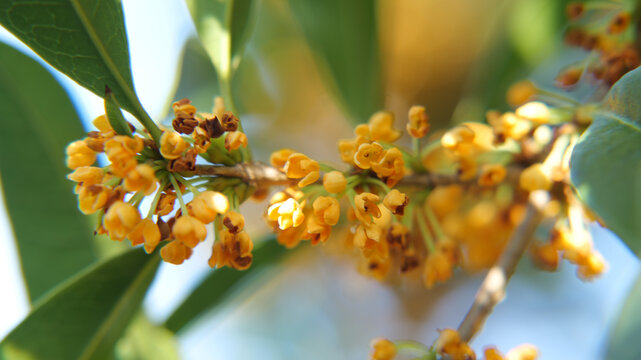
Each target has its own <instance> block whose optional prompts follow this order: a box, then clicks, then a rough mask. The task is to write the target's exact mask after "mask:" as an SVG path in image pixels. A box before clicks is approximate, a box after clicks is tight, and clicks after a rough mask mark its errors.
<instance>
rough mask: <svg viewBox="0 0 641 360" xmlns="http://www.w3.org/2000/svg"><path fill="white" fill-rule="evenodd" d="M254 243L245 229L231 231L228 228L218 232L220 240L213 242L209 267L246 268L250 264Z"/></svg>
mask: <svg viewBox="0 0 641 360" xmlns="http://www.w3.org/2000/svg"><path fill="white" fill-rule="evenodd" d="M253 248H254V243H253V242H252V241H251V238H250V237H249V235H247V233H246V232H245V231H241V232H239V233H231V232H230V231H229V230H228V229H224V230H223V231H221V232H220V240H219V241H217V242H216V243H214V246H213V248H212V254H211V257H210V258H209V261H208V263H209V266H210V267H212V268H213V267H218V268H220V267H223V266H230V267H232V268H234V269H236V270H246V269H248V268H249V267H250V266H251V263H252V259H253V256H252V254H251V251H252V249H253Z"/></svg>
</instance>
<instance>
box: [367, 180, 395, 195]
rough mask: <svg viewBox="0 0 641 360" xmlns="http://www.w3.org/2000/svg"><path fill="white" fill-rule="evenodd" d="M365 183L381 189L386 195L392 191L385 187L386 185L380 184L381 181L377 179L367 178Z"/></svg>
mask: <svg viewBox="0 0 641 360" xmlns="http://www.w3.org/2000/svg"><path fill="white" fill-rule="evenodd" d="M365 182H366V183H370V184H372V185H377V186H379V187H381V188H382V189H383V190H385V192H386V193H388V192H390V191H392V189H391V188H390V187H389V186H387V184H385V183H384V182H382V181H381V180H379V179H374V178H367V179H366V180H365Z"/></svg>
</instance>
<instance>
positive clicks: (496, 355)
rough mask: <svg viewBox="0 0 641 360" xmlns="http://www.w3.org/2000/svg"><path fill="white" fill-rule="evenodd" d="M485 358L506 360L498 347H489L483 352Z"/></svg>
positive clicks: (487, 359)
mask: <svg viewBox="0 0 641 360" xmlns="http://www.w3.org/2000/svg"><path fill="white" fill-rule="evenodd" d="M483 354H484V355H485V358H484V359H483V360H505V358H504V357H503V355H501V353H500V352H499V351H498V350H497V349H496V348H492V347H491V348H487V349H485V351H484V352H483Z"/></svg>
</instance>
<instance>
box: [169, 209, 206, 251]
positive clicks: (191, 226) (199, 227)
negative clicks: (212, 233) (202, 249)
mask: <svg viewBox="0 0 641 360" xmlns="http://www.w3.org/2000/svg"><path fill="white" fill-rule="evenodd" d="M171 231H172V233H173V235H174V237H175V238H176V239H177V240H179V241H180V242H182V243H183V244H185V246H187V247H190V248H194V247H195V246H196V245H198V243H200V242H201V241H203V240H205V237H206V236H207V228H205V225H204V224H203V223H202V222H201V221H200V220H198V219H197V218H195V217H193V216H189V215H183V216H181V217H179V218H177V219H176V222H175V223H174V226H173V228H172V229H171Z"/></svg>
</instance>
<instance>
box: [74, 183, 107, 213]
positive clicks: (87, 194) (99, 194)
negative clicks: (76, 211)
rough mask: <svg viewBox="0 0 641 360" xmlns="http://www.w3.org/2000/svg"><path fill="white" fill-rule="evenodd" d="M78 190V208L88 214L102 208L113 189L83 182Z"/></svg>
mask: <svg viewBox="0 0 641 360" xmlns="http://www.w3.org/2000/svg"><path fill="white" fill-rule="evenodd" d="M77 190H78V208H80V211H82V213H83V214H87V215H89V214H93V213H95V212H96V211H98V210H100V209H102V208H103V207H104V206H105V205H106V204H107V200H109V197H110V195H111V191H110V190H109V189H108V188H107V187H106V186H102V185H89V184H82V185H80V186H79V187H78V189H77Z"/></svg>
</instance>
